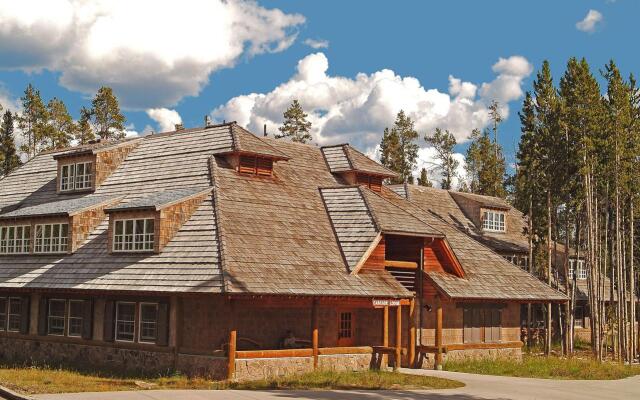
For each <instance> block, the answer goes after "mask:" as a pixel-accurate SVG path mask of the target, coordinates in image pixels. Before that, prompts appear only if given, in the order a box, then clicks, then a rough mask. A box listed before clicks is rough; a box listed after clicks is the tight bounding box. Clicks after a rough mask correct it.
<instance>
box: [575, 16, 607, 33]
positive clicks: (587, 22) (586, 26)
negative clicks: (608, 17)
mask: <svg viewBox="0 0 640 400" xmlns="http://www.w3.org/2000/svg"><path fill="white" fill-rule="evenodd" d="M602 20H603V16H602V13H600V11H597V10H589V12H587V15H586V16H585V17H584V19H583V20H582V21H578V22H576V28H577V29H578V30H579V31H582V32H588V33H593V32H595V30H596V25H598V24H599V23H600V22H602Z"/></svg>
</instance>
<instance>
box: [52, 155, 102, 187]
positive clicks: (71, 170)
mask: <svg viewBox="0 0 640 400" xmlns="http://www.w3.org/2000/svg"><path fill="white" fill-rule="evenodd" d="M93 164H94V162H93V161H78V162H72V163H67V164H61V165H60V182H59V185H58V190H59V191H60V192H65V193H66V192H74V191H80V190H91V189H93V179H94V175H95V169H94V168H93ZM79 166H82V168H83V173H82V174H81V175H78V170H79ZM87 166H89V168H88V169H89V173H88V174H87ZM65 168H66V170H67V172H68V173H67V174H66V175H65V173H64V171H65ZM80 179H81V180H82V185H80V182H79V180H80ZM87 184H88V186H87Z"/></svg>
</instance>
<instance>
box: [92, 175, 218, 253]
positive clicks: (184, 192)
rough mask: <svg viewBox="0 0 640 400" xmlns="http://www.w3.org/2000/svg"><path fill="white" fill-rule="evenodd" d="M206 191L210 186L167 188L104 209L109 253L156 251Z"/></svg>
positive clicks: (159, 250) (167, 240)
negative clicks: (107, 226) (107, 222)
mask: <svg viewBox="0 0 640 400" xmlns="http://www.w3.org/2000/svg"><path fill="white" fill-rule="evenodd" d="M210 194H211V188H210V187H205V188H203V187H199V188H183V189H176V190H167V191H162V192H158V193H155V194H153V195H150V196H145V197H141V198H136V199H132V200H130V201H127V200H126V199H125V200H124V201H122V202H121V203H118V204H117V205H115V206H113V207H110V208H107V209H106V210H105V213H107V214H108V215H109V230H108V238H109V240H108V242H109V245H108V246H109V248H108V250H109V252H111V253H160V252H161V251H162V249H163V248H164V247H165V246H166V245H167V243H169V241H170V240H171V239H172V238H173V236H174V235H175V234H176V233H177V232H178V230H180V228H181V227H182V225H183V224H184V223H185V222H186V221H188V220H189V218H191V216H192V215H193V213H194V212H195V210H196V209H197V208H198V207H199V206H200V204H202V202H203V201H204V200H205V199H206V198H207V196H209V195H210Z"/></svg>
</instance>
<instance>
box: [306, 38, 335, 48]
mask: <svg viewBox="0 0 640 400" xmlns="http://www.w3.org/2000/svg"><path fill="white" fill-rule="evenodd" d="M304 44H306V45H307V46H309V47H311V48H312V49H326V48H328V47H329V41H328V40H323V39H311V38H309V39H306V40H305V41H304Z"/></svg>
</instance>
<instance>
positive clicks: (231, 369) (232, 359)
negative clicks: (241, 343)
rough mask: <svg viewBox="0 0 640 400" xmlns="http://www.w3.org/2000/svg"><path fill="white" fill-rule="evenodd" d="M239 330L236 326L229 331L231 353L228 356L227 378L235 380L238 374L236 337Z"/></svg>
mask: <svg viewBox="0 0 640 400" xmlns="http://www.w3.org/2000/svg"><path fill="white" fill-rule="evenodd" d="M237 334H238V332H237V331H236V330H235V328H232V329H231V330H230V331H229V354H228V356H227V361H228V364H227V368H228V369H227V379H229V380H233V378H234V377H235V374H236V337H237Z"/></svg>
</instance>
